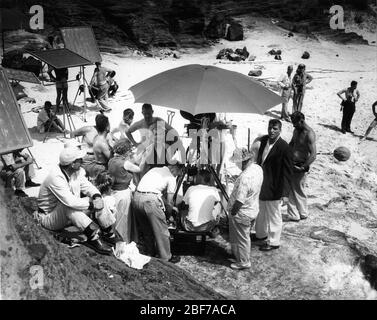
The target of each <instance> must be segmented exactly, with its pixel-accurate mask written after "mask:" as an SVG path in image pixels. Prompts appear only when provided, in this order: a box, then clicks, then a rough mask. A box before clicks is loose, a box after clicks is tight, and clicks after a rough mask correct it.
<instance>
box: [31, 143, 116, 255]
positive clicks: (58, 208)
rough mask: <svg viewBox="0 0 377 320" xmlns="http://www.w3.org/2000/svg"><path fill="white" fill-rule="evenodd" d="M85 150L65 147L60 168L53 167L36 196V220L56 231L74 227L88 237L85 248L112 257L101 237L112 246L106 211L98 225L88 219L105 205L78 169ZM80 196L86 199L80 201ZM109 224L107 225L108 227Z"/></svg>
mask: <svg viewBox="0 0 377 320" xmlns="http://www.w3.org/2000/svg"><path fill="white" fill-rule="evenodd" d="M85 154H86V152H85V151H84V150H79V149H78V148H76V147H68V148H64V149H63V151H62V152H61V153H60V156H59V165H57V166H54V168H52V170H51V171H50V173H49V174H48V175H47V177H46V179H45V180H44V181H43V183H42V185H41V187H40V190H39V195H38V207H39V210H38V214H37V213H36V214H35V218H36V219H37V221H38V223H39V224H40V225H42V226H43V227H44V228H46V229H48V230H52V231H59V230H61V229H63V228H65V227H67V226H69V225H72V224H73V225H74V226H75V227H77V228H79V229H80V230H81V231H83V232H84V234H85V235H86V237H87V238H88V240H87V242H86V245H87V246H88V247H90V248H92V249H93V250H95V251H97V252H98V253H100V254H107V255H110V254H111V252H112V251H111V249H110V248H108V247H106V246H104V245H103V244H102V242H101V241H100V237H99V235H100V229H101V238H102V239H103V240H105V241H106V242H108V243H111V244H113V242H114V241H113V239H114V236H113V232H112V228H111V225H110V223H109V220H111V218H112V217H111V216H107V214H106V212H103V213H102V214H101V219H98V223H99V226H98V225H97V224H96V223H94V222H93V220H92V219H91V218H90V217H89V216H88V215H90V214H91V213H92V211H93V210H94V212H95V213H96V216H98V215H99V212H100V211H102V210H103V208H104V203H103V198H102V196H101V194H100V191H99V190H98V189H97V188H96V187H95V186H94V185H93V184H92V183H90V182H89V181H88V179H87V178H86V177H85V172H84V169H82V168H81V164H82V158H83V157H84V156H85ZM81 194H83V195H85V196H86V197H84V198H81ZM109 225H110V226H109Z"/></svg>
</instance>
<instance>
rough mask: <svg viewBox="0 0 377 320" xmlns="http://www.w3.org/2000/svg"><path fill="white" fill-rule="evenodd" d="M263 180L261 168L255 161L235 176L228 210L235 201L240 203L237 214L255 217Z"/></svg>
mask: <svg viewBox="0 0 377 320" xmlns="http://www.w3.org/2000/svg"><path fill="white" fill-rule="evenodd" d="M262 182H263V170H262V168H261V167H260V166H259V165H257V164H256V163H252V164H250V165H249V166H248V167H247V168H246V169H245V170H244V171H243V172H242V173H241V175H240V176H239V177H238V178H237V180H236V182H235V184H234V188H233V191H232V194H231V195H230V198H229V202H228V212H230V211H231V210H232V207H233V205H234V203H235V202H236V201H239V202H241V203H242V206H241V208H240V209H239V211H238V213H237V214H244V215H245V216H247V217H249V218H252V219H255V218H256V217H257V215H258V212H259V202H258V201H259V194H260V190H261V187H262Z"/></svg>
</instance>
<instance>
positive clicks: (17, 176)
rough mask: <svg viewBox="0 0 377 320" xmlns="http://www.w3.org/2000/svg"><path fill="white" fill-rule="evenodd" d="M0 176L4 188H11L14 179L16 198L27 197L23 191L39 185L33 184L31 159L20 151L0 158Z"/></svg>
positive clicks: (33, 174)
mask: <svg viewBox="0 0 377 320" xmlns="http://www.w3.org/2000/svg"><path fill="white" fill-rule="evenodd" d="M0 160H1V161H0V176H1V177H2V178H3V180H4V181H5V187H6V188H8V187H11V186H12V180H13V179H14V187H15V189H16V190H15V192H14V194H15V195H16V196H18V197H27V196H28V195H27V194H26V193H25V191H24V189H25V188H29V187H38V186H39V185H40V184H39V183H35V182H33V181H32V180H31V179H32V178H34V177H35V173H34V167H33V159H32V158H31V157H30V156H29V155H28V154H27V153H24V152H22V149H20V150H16V151H13V152H10V153H7V154H2V155H1V156H0Z"/></svg>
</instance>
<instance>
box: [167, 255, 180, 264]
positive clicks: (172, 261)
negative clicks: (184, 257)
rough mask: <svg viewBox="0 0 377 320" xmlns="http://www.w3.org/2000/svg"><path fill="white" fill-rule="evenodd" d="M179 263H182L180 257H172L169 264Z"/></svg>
mask: <svg viewBox="0 0 377 320" xmlns="http://www.w3.org/2000/svg"><path fill="white" fill-rule="evenodd" d="M179 261H181V257H180V256H171V258H170V260H169V262H171V263H178V262H179Z"/></svg>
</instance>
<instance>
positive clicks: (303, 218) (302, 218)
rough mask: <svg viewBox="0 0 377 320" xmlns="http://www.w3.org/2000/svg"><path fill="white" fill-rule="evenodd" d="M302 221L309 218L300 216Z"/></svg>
mask: <svg viewBox="0 0 377 320" xmlns="http://www.w3.org/2000/svg"><path fill="white" fill-rule="evenodd" d="M300 219H301V220H305V219H308V216H300Z"/></svg>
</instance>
